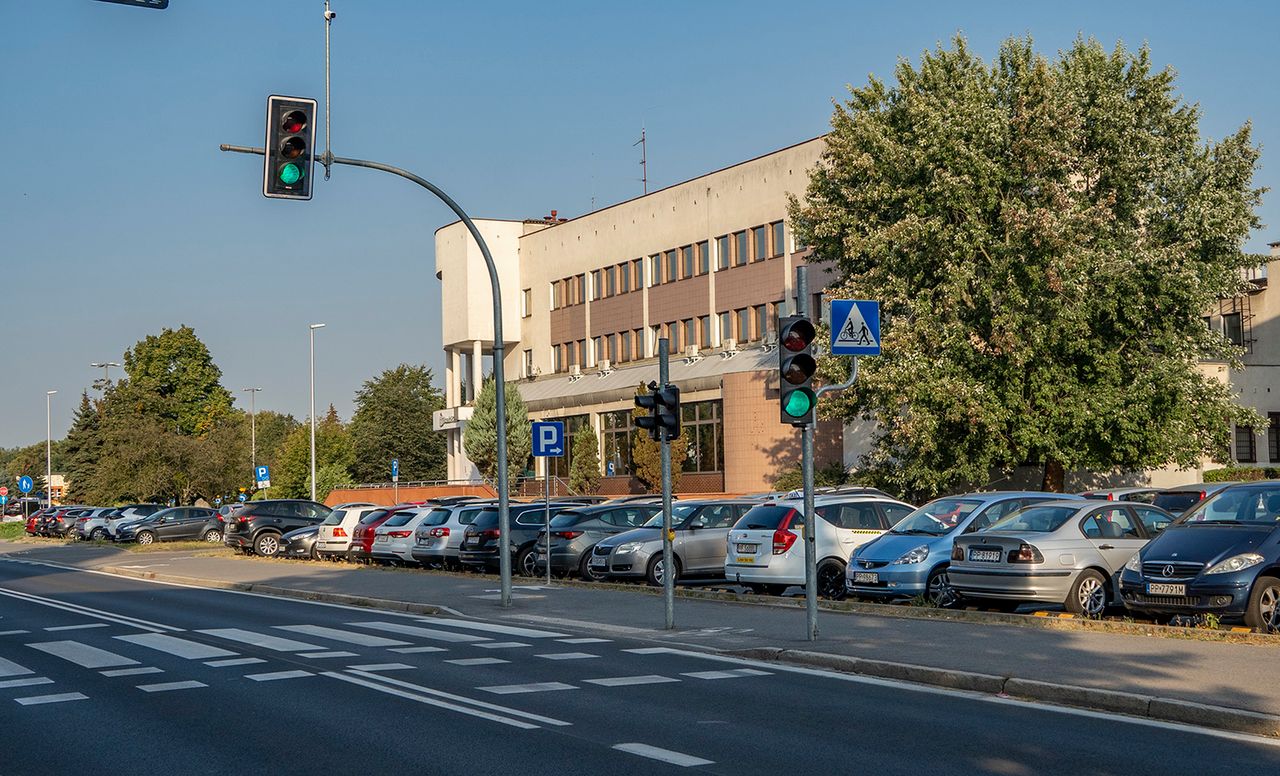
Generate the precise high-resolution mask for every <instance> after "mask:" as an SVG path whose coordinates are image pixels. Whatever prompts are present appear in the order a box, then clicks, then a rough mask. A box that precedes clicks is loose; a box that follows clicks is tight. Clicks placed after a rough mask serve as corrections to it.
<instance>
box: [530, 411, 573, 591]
mask: <svg viewBox="0 0 1280 776" xmlns="http://www.w3.org/2000/svg"><path fill="white" fill-rule="evenodd" d="M564 449H565V448H564V423H563V422H562V421H559V420H535V421H534V422H533V454H534V456H535V457H537V458H559V457H560V456H562V455H564ZM543 481H544V487H543V493H542V497H543V502H542V527H543V530H544V531H546V534H547V584H548V585H550V584H551V461H549V460H548V461H543Z"/></svg>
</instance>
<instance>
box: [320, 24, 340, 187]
mask: <svg viewBox="0 0 1280 776" xmlns="http://www.w3.org/2000/svg"><path fill="white" fill-rule="evenodd" d="M335 16H337V14H336V13H334V12H333V11H331V10H329V0H324V156H322V157H321V158H320V163H321V164H323V165H324V179H325V180H329V166H330V165H331V164H333V144H332V143H331V141H330V138H331V137H332V129H331V128H332V127H333V120H332V118H331V117H330V110H329V106H330V105H331V104H332V100H331V99H330V98H329V27H330V26H331V25H332V24H333V19H334V17H335Z"/></svg>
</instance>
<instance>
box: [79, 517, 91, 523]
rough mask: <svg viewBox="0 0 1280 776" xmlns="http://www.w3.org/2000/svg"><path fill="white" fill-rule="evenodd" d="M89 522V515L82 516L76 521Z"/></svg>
mask: <svg viewBox="0 0 1280 776" xmlns="http://www.w3.org/2000/svg"><path fill="white" fill-rule="evenodd" d="M87 522H89V518H87V517H82V518H80V519H79V520H77V521H76V523H87Z"/></svg>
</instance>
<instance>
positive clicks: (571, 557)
mask: <svg viewBox="0 0 1280 776" xmlns="http://www.w3.org/2000/svg"><path fill="white" fill-rule="evenodd" d="M660 514H662V504H660V503H654V502H634V501H633V502H631V503H629V504H599V505H595V506H574V507H572V508H569V509H565V510H563V511H561V512H560V514H558V515H556V516H555V517H553V518H551V559H550V563H551V572H552V573H553V574H577V575H578V576H579V577H581V578H582V579H585V580H589V581H600V580H603V579H604V578H605V567H604V566H602V565H595V566H593V565H591V560H592V551H593V550H594V548H595V546H596V545H597V544H598V543H600V542H601V541H603V540H605V539H607V538H609V537H611V536H617V535H618V534H621V533H624V532H627V531H632V530H634V529H636V528H641V527H643V526H644V525H645V524H646V523H648V522H649V520H650V519H651V518H652V517H653V516H654V515H660ZM539 519H541V515H539ZM534 541H535V545H534V547H533V557H532V560H533V564H534V565H533V568H532V569H531V571H532V573H533V574H537V573H539V569H542V570H543V572H545V569H546V568H547V535H546V530H545V529H541V530H539V531H538V532H537V535H536V536H535V537H534ZM723 547H724V545H723V544H722V545H721V549H723ZM520 571H521V573H525V571H526V569H525V567H523V566H522V567H520Z"/></svg>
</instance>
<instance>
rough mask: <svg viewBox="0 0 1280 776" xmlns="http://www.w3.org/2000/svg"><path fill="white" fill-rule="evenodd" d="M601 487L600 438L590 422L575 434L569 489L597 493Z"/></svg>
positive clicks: (575, 491)
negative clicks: (597, 489)
mask: <svg viewBox="0 0 1280 776" xmlns="http://www.w3.org/2000/svg"><path fill="white" fill-rule="evenodd" d="M599 487H600V438H599V437H597V436H596V431H595V429H593V428H592V427H591V425H590V424H583V425H582V426H581V427H580V428H579V429H578V430H577V431H576V432H574V435H573V463H572V464H571V465H570V466H569V490H571V491H573V492H574V493H595V492H596V488H599Z"/></svg>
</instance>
